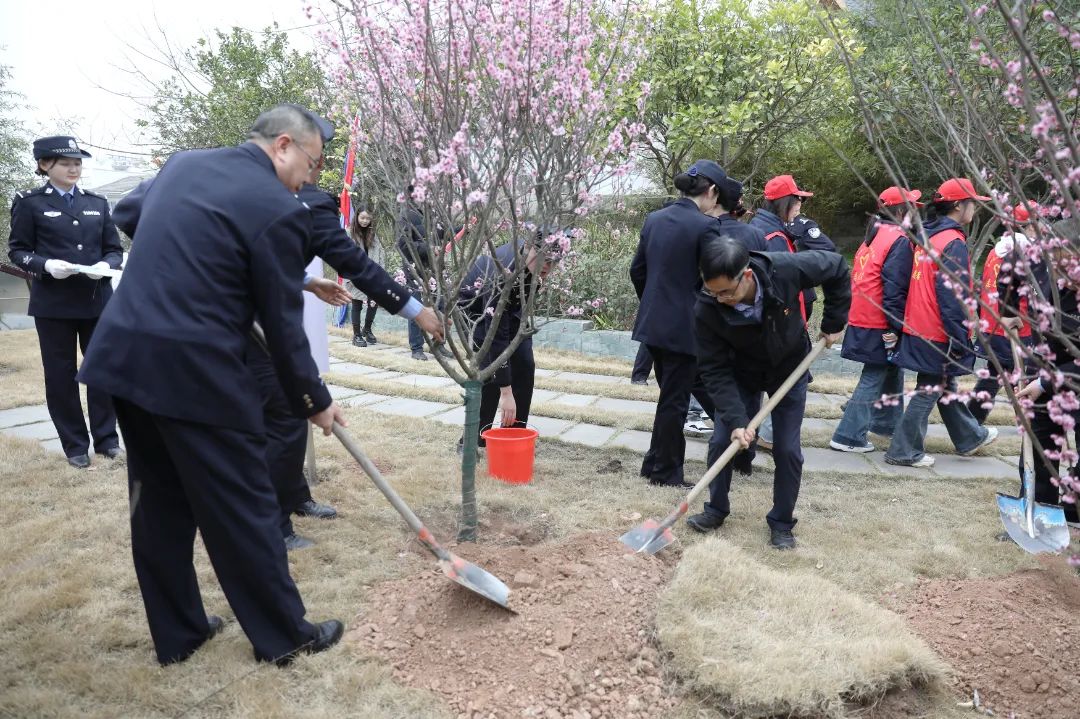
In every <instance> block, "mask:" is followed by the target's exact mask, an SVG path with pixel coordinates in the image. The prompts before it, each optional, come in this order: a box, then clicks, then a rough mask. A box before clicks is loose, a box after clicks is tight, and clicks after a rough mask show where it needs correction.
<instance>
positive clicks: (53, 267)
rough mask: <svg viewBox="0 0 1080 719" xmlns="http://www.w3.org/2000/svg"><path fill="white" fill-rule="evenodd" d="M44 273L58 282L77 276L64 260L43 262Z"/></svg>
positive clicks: (76, 271)
mask: <svg viewBox="0 0 1080 719" xmlns="http://www.w3.org/2000/svg"><path fill="white" fill-rule="evenodd" d="M45 271H46V272H48V273H49V274H50V275H52V276H53V277H55V278H56V279H58V280H63V279H66V278H68V277H71V276H72V275H77V274H79V272H78V270H76V269H75V268H74V267H72V265H71V263H70V262H65V261H64V260H45Z"/></svg>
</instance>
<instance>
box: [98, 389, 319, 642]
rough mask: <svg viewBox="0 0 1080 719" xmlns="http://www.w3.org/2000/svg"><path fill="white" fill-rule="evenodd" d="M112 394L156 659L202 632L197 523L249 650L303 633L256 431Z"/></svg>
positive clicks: (306, 632) (310, 632) (311, 632)
mask: <svg viewBox="0 0 1080 719" xmlns="http://www.w3.org/2000/svg"><path fill="white" fill-rule="evenodd" d="M114 402H115V405H116V413H117V417H118V419H119V420H120V428H121V430H122V431H123V433H124V439H125V441H126V442H127V455H128V459H127V463H128V491H129V494H130V499H131V551H132V554H133V555H134V559H135V574H136V575H137V576H138V579H139V589H140V591H141V592H142V597H143V604H144V605H145V607H146V617H147V620H148V621H149V624H150V635H151V636H152V637H153V640H154V649H155V650H156V652H157V657H158V661H160V662H162V663H166V662H169V661H174V660H176V659H179V658H182V657H185V656H187V655H188V654H190V653H191V652H192V651H193V650H194V649H196V648H197V647H198V646H199V645H200V644H202V642H203V641H204V640H205V638H206V634H207V631H208V626H207V619H206V611H205V610H204V608H203V603H202V596H201V595H200V593H199V583H198V579H197V578H196V576H195V567H194V565H193V563H192V553H193V546H194V541H195V530H196V529H198V530H199V534H200V535H202V540H203V544H204V545H205V546H206V552H207V554H208V555H209V556H210V563H211V564H212V565H213V567H214V572H215V574H216V575H217V578H218V582H219V583H220V584H221V589H222V591H223V592H224V593H225V598H226V599H227V600H228V602H229V606H230V607H232V610H233V613H234V614H235V615H236V619H237V621H238V622H239V623H240V626H241V627H242V628H243V630H244V633H245V634H247V637H248V639H249V640H251V644H252V646H254V648H255V656H256V658H258V659H263V660H271V659H276V658H278V657H281V656H284V655H286V654H289V653H290V652H292V651H294V650H295V649H297V648H299V647H300V646H302V645H304V644H306V643H308V642H310V641H312V640H313V639H314V638H315V636H316V629H315V627H314V626H313V625H312V624H310V623H309V622H307V621H305V620H304V612H305V609H304V603H303V601H302V600H301V599H300V593H299V591H297V589H296V585H295V584H294V583H293V580H292V577H290V576H289V564H288V560H287V558H286V553H285V543H284V542H283V541H282V540H281V532H280V530H279V528H278V519H279V516H280V508H279V507H278V502H277V497H276V496H275V494H274V490H273V488H272V487H271V486H270V480H269V478H268V477H267V473H266V441H265V439H264V438H263V436H262V435H261V434H254V433H250V432H243V431H240V430H236V429H231V428H227V427H213V426H210V425H204V424H198V423H195V422H185V421H182V420H177V419H172V418H169V417H163V416H161V415H156V414H153V413H151V412H147V411H146V410H145V409H143V408H141V407H139V406H138V405H136V404H133V403H131V402H128V401H126V400H123V399H120V398H114Z"/></svg>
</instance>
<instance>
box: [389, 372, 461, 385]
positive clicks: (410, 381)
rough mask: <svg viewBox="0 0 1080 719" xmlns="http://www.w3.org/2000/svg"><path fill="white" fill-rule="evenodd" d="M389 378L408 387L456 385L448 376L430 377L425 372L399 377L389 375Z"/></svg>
mask: <svg viewBox="0 0 1080 719" xmlns="http://www.w3.org/2000/svg"><path fill="white" fill-rule="evenodd" d="M389 379H390V380H391V381H393V382H400V383H401V384H406V385H409V386H410V387H449V386H450V385H455V386H456V385H457V382H455V381H454V380H452V379H450V378H449V377H432V376H431V375H427V374H407V375H402V376H400V377H390V378H389Z"/></svg>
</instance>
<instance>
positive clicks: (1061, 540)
mask: <svg viewBox="0 0 1080 719" xmlns="http://www.w3.org/2000/svg"><path fill="white" fill-rule="evenodd" d="M1012 349H1013V366H1014V367H1017V368H1020V367H1023V366H1024V365H1023V358H1022V357H1021V354H1020V346H1019V345H1018V344H1017V343H1016V342H1013V346H1012ZM1020 446H1021V454H1022V455H1023V459H1024V473H1023V477H1024V479H1023V488H1022V489H1021V495H1020V496H1019V497H1010V496H1009V495H1007V494H1001V493H1000V492H999V493H998V495H997V505H998V513H999V514H1000V515H1001V523H1002V524H1004V525H1005V531H1006V532H1007V533H1008V534H1009V537H1010V538H1011V539H1012V540H1013V541H1014V542H1016V544H1017V545H1019V547H1020V548H1021V549H1023V550H1024V551H1025V552H1028V553H1030V554H1042V553H1045V552H1051V553H1053V554H1057V553H1058V552H1061V551H1062V550H1064V549H1065V548H1066V547H1068V546H1069V527H1068V525H1067V524H1065V510H1064V509H1062V508H1061V507H1058V506H1055V505H1052V504H1043V503H1041V502H1036V501H1035V451H1034V448H1033V447H1032V444H1031V438H1030V437H1028V434H1027V432H1025V431H1024V428H1023V426H1021V427H1020Z"/></svg>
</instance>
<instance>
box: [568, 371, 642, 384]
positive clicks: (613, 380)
mask: <svg viewBox="0 0 1080 719" xmlns="http://www.w3.org/2000/svg"><path fill="white" fill-rule="evenodd" d="M555 379H559V380H566V381H568V382H594V383H596V384H628V383H629V382H630V378H629V377H615V376H614V375H610V374H592V373H590V372H559V373H558V374H557V375H556V377H555Z"/></svg>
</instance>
